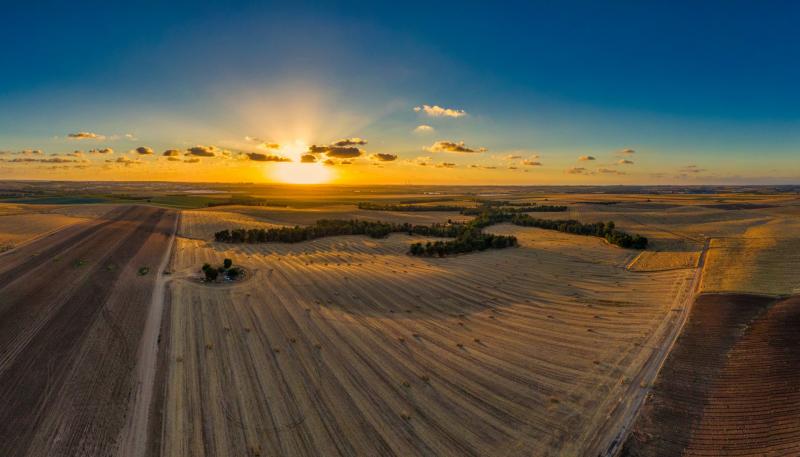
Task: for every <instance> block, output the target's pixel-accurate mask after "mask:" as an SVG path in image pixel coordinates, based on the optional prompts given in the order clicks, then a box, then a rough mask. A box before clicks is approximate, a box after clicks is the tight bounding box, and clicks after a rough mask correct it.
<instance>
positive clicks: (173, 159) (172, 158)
mask: <svg viewBox="0 0 800 457" xmlns="http://www.w3.org/2000/svg"><path fill="white" fill-rule="evenodd" d="M167 160H169V161H170V162H180V161H181V158H180V157H176V156H169V157H167Z"/></svg>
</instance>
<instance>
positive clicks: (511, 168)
mask: <svg viewBox="0 0 800 457" xmlns="http://www.w3.org/2000/svg"><path fill="white" fill-rule="evenodd" d="M508 169H509V170H516V169H517V167H515V166H513V165H512V166H510V167H508Z"/></svg>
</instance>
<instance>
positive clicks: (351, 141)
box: [331, 137, 367, 147]
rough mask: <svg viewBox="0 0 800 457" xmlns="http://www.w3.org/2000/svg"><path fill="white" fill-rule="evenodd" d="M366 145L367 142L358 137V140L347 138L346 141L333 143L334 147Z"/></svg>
mask: <svg viewBox="0 0 800 457" xmlns="http://www.w3.org/2000/svg"><path fill="white" fill-rule="evenodd" d="M365 144H367V140H365V139H363V138H358V137H356V138H345V139H342V140H339V141H337V142H335V143H332V144H331V146H334V147H345V146H363V145H365Z"/></svg>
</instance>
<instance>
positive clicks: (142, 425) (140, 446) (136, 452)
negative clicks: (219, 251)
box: [117, 217, 179, 457]
mask: <svg viewBox="0 0 800 457" xmlns="http://www.w3.org/2000/svg"><path fill="white" fill-rule="evenodd" d="M178 220H179V217H176V218H175V222H174V225H173V227H172V234H171V235H170V238H169V244H168V246H167V249H166V250H165V251H164V255H163V258H162V259H161V264H160V265H159V267H158V273H157V278H156V282H155V287H153V294H152V298H151V303H150V308H149V311H148V313H147V321H146V322H145V325H144V331H143V333H142V340H141V345H140V346H139V352H138V356H137V362H136V373H135V381H134V385H135V390H134V394H133V396H132V397H131V406H130V407H129V408H128V409H129V411H130V414H129V415H128V418H127V421H126V422H125V427H124V428H123V429H122V431H121V432H120V439H119V443H120V444H119V449H118V451H117V455H119V456H122V457H142V456H144V455H145V453H146V451H147V430H148V419H149V413H150V406H151V404H152V399H153V389H154V383H155V377H156V362H157V359H158V343H159V330H160V329H161V318H162V316H163V315H164V296H165V294H166V283H167V281H168V280H169V276H168V275H165V274H164V273H165V271H166V269H167V266H168V264H169V259H170V256H171V254H172V249H174V245H175V235H176V233H177V231H178Z"/></svg>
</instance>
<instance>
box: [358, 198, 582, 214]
mask: <svg viewBox="0 0 800 457" xmlns="http://www.w3.org/2000/svg"><path fill="white" fill-rule="evenodd" d="M478 204H479V206H475V207H470V206H462V205H414V204H393V203H373V202H359V203H358V209H363V210H371V211H398V212H425V211H458V212H459V213H461V214H463V215H465V216H477V215H479V214H481V213H483V212H484V211H486V210H488V209H493V210H500V211H505V212H510V213H550V212H552V213H555V212H563V211H566V210H567V207H566V206H563V205H537V204H536V203H513V202H507V201H505V200H491V201H489V200H487V201H479V202H478ZM506 207H507V208H506Z"/></svg>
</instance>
